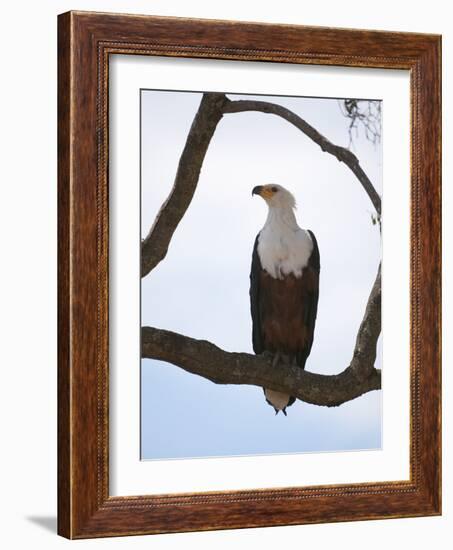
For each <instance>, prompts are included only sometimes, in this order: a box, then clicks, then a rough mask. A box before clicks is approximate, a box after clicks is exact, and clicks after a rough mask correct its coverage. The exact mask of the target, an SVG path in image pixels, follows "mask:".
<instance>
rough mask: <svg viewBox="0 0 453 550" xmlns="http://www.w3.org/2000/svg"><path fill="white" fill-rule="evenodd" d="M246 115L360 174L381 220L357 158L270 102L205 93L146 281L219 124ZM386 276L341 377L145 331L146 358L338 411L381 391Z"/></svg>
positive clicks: (148, 243)
mask: <svg viewBox="0 0 453 550" xmlns="http://www.w3.org/2000/svg"><path fill="white" fill-rule="evenodd" d="M244 111H260V112H263V113H267V114H273V115H277V116H280V117H282V118H283V119H285V120H287V121H288V122H290V123H291V124H293V125H294V126H296V127H297V128H298V129H299V130H301V131H302V132H303V133H304V134H305V135H306V136H308V137H309V138H310V139H311V140H312V141H313V142H315V143H316V144H318V145H319V146H320V147H321V149H322V150H323V151H325V152H327V153H329V154H331V155H333V156H334V157H336V158H337V159H338V160H339V161H341V162H344V163H345V164H346V165H347V166H348V167H349V168H350V170H351V171H352V172H353V173H354V174H355V175H356V177H357V179H358V180H359V182H360V183H361V185H362V187H363V189H364V190H365V191H366V193H367V195H368V196H369V198H370V200H371V202H372V204H373V206H374V208H375V209H376V212H377V215H378V216H380V214H381V198H380V196H379V194H378V193H377V192H376V190H375V188H374V186H373V184H372V183H371V181H370V180H369V178H368V176H367V175H366V174H365V172H364V171H363V170H362V168H361V166H360V163H359V161H358V159H357V157H356V156H355V155H354V154H353V153H352V152H351V151H349V150H348V149H346V148H344V147H340V146H338V145H334V144H333V143H332V142H330V141H329V140H328V139H327V138H325V137H324V136H323V135H322V134H320V133H319V132H318V131H317V130H316V129H315V128H314V127H313V126H311V125H310V124H308V122H306V121H305V120H304V119H302V118H301V117H299V116H298V115H296V114H295V113H293V112H292V111H290V110H289V109H286V108H285V107H282V106H281V105H277V104H274V103H269V102H265V101H250V100H241V101H230V100H229V99H227V97H226V96H225V95H224V94H218V93H205V94H204V95H203V98H202V100H201V103H200V107H199V109H198V112H197V114H196V116H195V119H194V121H193V124H192V126H191V128H190V131H189V135H188V137H187V141H186V144H185V147H184V150H183V153H182V155H181V158H180V161H179V165H178V170H177V173H176V177H175V181H174V185H173V189H172V191H171V193H170V195H169V197H168V198H167V200H166V201H165V203H164V204H163V205H162V207H161V209H160V211H159V213H158V215H157V217H156V220H155V222H154V225H153V226H152V228H151V230H150V232H149V234H148V236H147V237H146V239H145V240H144V241H143V242H142V277H144V276H145V275H147V274H148V273H149V272H150V271H151V270H152V269H154V268H155V267H156V265H158V263H159V262H161V261H162V260H163V259H164V258H165V256H166V254H167V251H168V246H169V244H170V241H171V238H172V236H173V234H174V232H175V230H176V228H177V226H178V224H179V222H180V221H181V219H182V218H183V216H184V214H185V212H186V211H187V208H188V207H189V205H190V203H191V201H192V198H193V195H194V193H195V190H196V187H197V184H198V178H199V175H200V171H201V167H202V164H203V160H204V158H205V155H206V152H207V149H208V146H209V143H210V141H211V138H212V136H213V135H214V132H215V129H216V127H217V124H218V123H219V121H220V120H221V118H222V116H223V115H224V114H228V113H239V112H244ZM380 271H381V270H380V267H379V270H378V274H377V276H376V280H375V282H374V285H373V288H372V289H371V293H370V296H369V299H368V303H367V307H366V310H365V314H364V317H363V320H362V323H361V325H360V328H359V331H358V334H357V340H356V345H355V348H354V353H353V357H352V360H351V363H350V365H349V366H348V367H347V368H346V369H345V370H343V372H341V373H340V374H337V375H321V374H314V373H310V372H307V371H303V370H301V369H300V368H298V367H293V366H289V365H284V364H281V365H278V368H274V367H272V365H271V363H270V361H268V360H267V359H266V358H264V357H262V356H256V355H251V354H247V353H230V352H226V351H224V350H222V349H220V348H218V347H217V346H215V345H214V344H212V343H210V342H207V341H204V340H196V339H194V338H190V337H188V336H183V335H182V334H176V333H174V332H169V331H166V330H161V329H157V328H152V327H143V328H142V357H144V358H149V359H158V360H162V361H166V362H168V363H173V364H174V365H177V366H178V367H181V368H182V369H184V370H186V371H188V372H191V373H193V374H198V375H200V376H203V377H204V378H207V379H208V380H211V381H213V382H215V383H217V384H250V385H256V386H262V387H266V388H269V389H273V390H277V391H282V392H285V393H288V394H290V395H294V396H295V397H298V398H299V399H301V400H303V401H306V402H307V403H313V404H316V405H325V406H335V405H340V404H342V403H344V402H346V401H350V400H351V399H355V398H356V397H358V396H360V395H362V394H364V393H366V392H369V391H372V390H377V389H380V388H381V373H380V371H378V370H376V369H375V367H374V363H375V360H376V346H377V341H378V338H379V334H380V332H381V274H380Z"/></svg>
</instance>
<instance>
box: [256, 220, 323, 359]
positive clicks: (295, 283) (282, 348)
mask: <svg viewBox="0 0 453 550" xmlns="http://www.w3.org/2000/svg"><path fill="white" fill-rule="evenodd" d="M309 233H310V237H311V239H312V241H313V251H312V253H311V255H310V258H309V262H308V265H307V266H306V267H305V268H304V270H303V272H302V276H301V277H299V278H297V277H295V276H294V275H292V274H291V275H287V276H285V277H284V278H283V279H274V278H273V277H271V276H270V275H269V274H268V273H267V272H266V271H265V270H263V269H262V267H261V262H260V259H259V255H258V250H257V248H258V237H257V238H256V240H255V247H254V250H253V258H252V269H251V273H250V283H251V284H250V304H251V312H252V322H253V349H254V351H255V353H263V351H270V352H272V353H276V352H280V353H282V354H285V355H288V356H290V357H294V358H296V361H297V364H298V365H299V366H300V367H301V368H304V367H305V362H306V360H307V357H308V356H309V354H310V351H311V347H312V344H313V335H314V330H315V324H316V314H317V309H318V297H319V272H320V259H319V249H318V244H317V242H316V238H315V236H314V235H313V233H312V232H311V231H309Z"/></svg>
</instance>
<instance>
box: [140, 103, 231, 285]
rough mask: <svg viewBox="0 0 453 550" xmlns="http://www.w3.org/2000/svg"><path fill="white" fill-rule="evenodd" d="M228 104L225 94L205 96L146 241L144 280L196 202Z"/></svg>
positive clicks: (163, 255)
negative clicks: (207, 157)
mask: <svg viewBox="0 0 453 550" xmlns="http://www.w3.org/2000/svg"><path fill="white" fill-rule="evenodd" d="M226 101H227V99H226V97H225V95H224V94H216V93H206V94H203V97H202V99H201V103H200V106H199V108H198V112H197V114H196V115H195V118H194V121H193V123H192V126H191V128H190V131H189V134H188V136H187V140H186V144H185V146H184V150H183V152H182V154H181V157H180V159H179V165H178V170H177V172H176V177H175V181H174V184H173V189H172V190H171V192H170V195H169V196H168V198H167V200H166V201H165V202H164V204H163V205H162V207H161V209H160V210H159V213H158V214H157V217H156V220H155V222H154V224H153V226H152V227H151V230H150V232H149V233H148V235H147V237H146V238H145V239H144V240H143V242H142V251H141V253H142V262H141V272H142V277H144V276H145V275H147V274H148V273H149V272H150V271H151V270H152V269H154V268H155V267H156V265H157V264H158V263H159V262H161V261H162V260H163V259H164V258H165V256H166V255H167V251H168V246H169V244H170V241H171V238H172V237H173V233H174V232H175V230H176V228H177V227H178V224H179V222H180V221H181V219H182V217H183V216H184V214H185V213H186V210H187V208H188V207H189V205H190V203H191V202H192V198H193V195H194V193H195V189H196V188H197V184H198V178H199V175H200V170H201V166H202V164H203V160H204V158H205V155H206V151H207V149H208V146H209V143H210V141H211V138H212V136H213V134H214V132H215V129H216V127H217V124H218V123H219V121H220V119H221V118H222V116H223V105H224V103H225V102H226Z"/></svg>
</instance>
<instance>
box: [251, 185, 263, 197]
mask: <svg viewBox="0 0 453 550" xmlns="http://www.w3.org/2000/svg"><path fill="white" fill-rule="evenodd" d="M262 190H263V186H262V185H257V186H256V187H254V188H253V190H252V197H253V195H261V191H262Z"/></svg>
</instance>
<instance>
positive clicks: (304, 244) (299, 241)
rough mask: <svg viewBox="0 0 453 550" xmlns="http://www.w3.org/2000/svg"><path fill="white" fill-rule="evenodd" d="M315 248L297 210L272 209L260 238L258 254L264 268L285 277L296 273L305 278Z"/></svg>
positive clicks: (296, 275) (278, 277)
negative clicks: (302, 226) (295, 211)
mask: <svg viewBox="0 0 453 550" xmlns="http://www.w3.org/2000/svg"><path fill="white" fill-rule="evenodd" d="M312 251H313V241H312V239H311V237H310V234H309V233H308V231H305V229H301V228H300V227H299V226H298V225H297V223H296V219H295V216H294V214H293V212H292V211H291V212H280V211H276V212H272V211H270V212H269V216H268V219H267V221H266V224H265V225H264V227H263V229H262V230H261V231H260V235H259V238H258V255H259V258H260V261H261V266H262V268H263V269H264V270H265V271H267V272H268V273H269V275H271V277H274V279H282V278H283V277H284V276H285V275H289V274H291V273H292V274H293V275H294V276H295V277H301V276H302V272H303V270H304V268H305V267H306V266H307V264H308V261H309V259H310V256H311V253H312Z"/></svg>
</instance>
